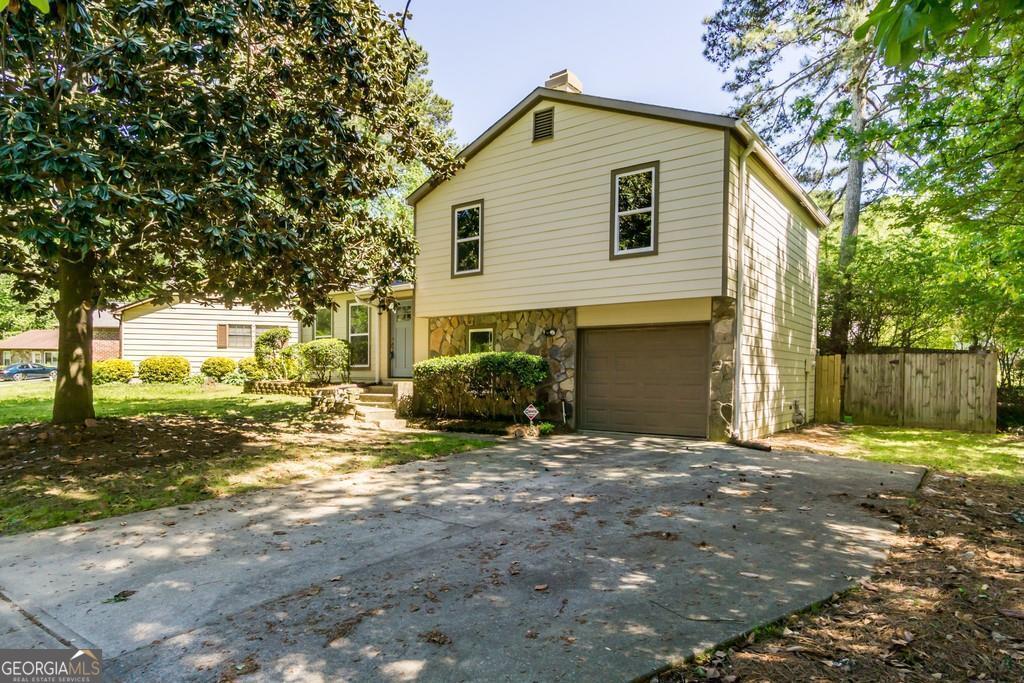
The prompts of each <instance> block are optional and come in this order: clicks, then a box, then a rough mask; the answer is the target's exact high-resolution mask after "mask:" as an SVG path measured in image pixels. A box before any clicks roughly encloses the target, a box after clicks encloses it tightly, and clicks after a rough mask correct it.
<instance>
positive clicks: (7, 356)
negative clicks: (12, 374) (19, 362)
mask: <svg viewBox="0 0 1024 683" xmlns="http://www.w3.org/2000/svg"><path fill="white" fill-rule="evenodd" d="M3 363H4V367H5V368H6V367H7V366H8V365H10V364H11V352H10V351H4V361H3Z"/></svg>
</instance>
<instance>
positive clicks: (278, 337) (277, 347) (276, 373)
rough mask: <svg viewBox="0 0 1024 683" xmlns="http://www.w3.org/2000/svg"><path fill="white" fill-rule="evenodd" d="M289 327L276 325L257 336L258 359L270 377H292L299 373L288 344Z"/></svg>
mask: <svg viewBox="0 0 1024 683" xmlns="http://www.w3.org/2000/svg"><path fill="white" fill-rule="evenodd" d="M289 339H291V333H290V332H289V331H288V328H287V327H275V328H273V329H270V330H267V331H266V332H263V333H262V334H260V336H258V337H256V345H255V354H256V361H257V362H258V363H259V364H260V367H261V368H263V370H264V372H266V375H267V378H269V379H292V378H294V377H296V376H297V375H298V367H297V365H298V363H297V362H296V360H295V359H294V357H293V355H292V353H291V351H290V349H286V348H285V347H286V346H288V340H289Z"/></svg>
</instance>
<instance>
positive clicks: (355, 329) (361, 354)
mask: <svg viewBox="0 0 1024 683" xmlns="http://www.w3.org/2000/svg"><path fill="white" fill-rule="evenodd" d="M348 352H349V361H350V363H351V365H352V367H354V368H368V367H370V307H369V306H367V305H366V304H357V303H354V302H353V303H350V304H349V305H348Z"/></svg>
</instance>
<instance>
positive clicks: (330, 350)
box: [293, 338, 350, 384]
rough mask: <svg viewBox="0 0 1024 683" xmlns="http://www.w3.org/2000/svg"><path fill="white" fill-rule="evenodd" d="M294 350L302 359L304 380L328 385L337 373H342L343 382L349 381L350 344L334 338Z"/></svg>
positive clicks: (318, 340)
mask: <svg viewBox="0 0 1024 683" xmlns="http://www.w3.org/2000/svg"><path fill="white" fill-rule="evenodd" d="M293 348H294V349H295V351H294V353H295V354H296V355H297V356H298V358H299V359H300V367H301V374H302V377H303V378H304V379H308V380H310V381H313V382H319V383H321V384H327V383H328V382H330V381H331V376H332V375H333V374H334V373H335V372H340V373H341V376H342V381H343V382H347V381H348V380H349V370H350V367H349V353H348V342H344V341H342V340H341V339H334V338H329V339H315V340H313V341H308V342H305V343H302V344H297V345H295V347H293Z"/></svg>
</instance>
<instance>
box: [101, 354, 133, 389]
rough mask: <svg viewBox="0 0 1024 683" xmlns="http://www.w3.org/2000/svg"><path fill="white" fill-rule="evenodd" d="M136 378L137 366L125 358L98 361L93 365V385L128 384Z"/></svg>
mask: <svg viewBox="0 0 1024 683" xmlns="http://www.w3.org/2000/svg"><path fill="white" fill-rule="evenodd" d="M134 376H135V364H134V363H132V362H131V361H130V360H125V359H123V358H109V359H107V360H98V361H96V362H95V363H93V364H92V382H93V384H110V383H111V382H127V381H128V380H130V379H131V378H132V377H134Z"/></svg>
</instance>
